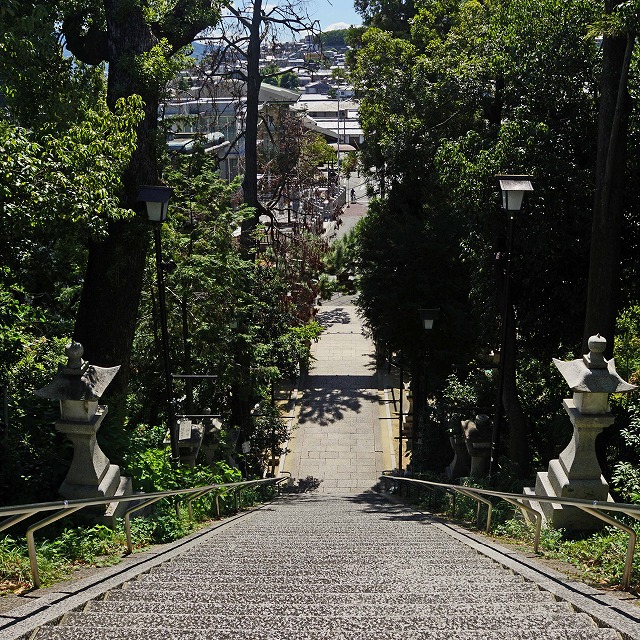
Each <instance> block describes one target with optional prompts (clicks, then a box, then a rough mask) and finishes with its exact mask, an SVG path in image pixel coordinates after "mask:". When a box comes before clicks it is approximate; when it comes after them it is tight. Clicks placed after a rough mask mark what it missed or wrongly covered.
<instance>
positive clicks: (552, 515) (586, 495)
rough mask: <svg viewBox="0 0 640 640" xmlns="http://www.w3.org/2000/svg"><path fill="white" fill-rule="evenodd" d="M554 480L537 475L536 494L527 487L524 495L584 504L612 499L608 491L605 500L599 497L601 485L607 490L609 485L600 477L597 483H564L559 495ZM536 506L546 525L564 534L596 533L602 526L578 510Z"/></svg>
mask: <svg viewBox="0 0 640 640" xmlns="http://www.w3.org/2000/svg"><path fill="white" fill-rule="evenodd" d="M554 462H555V461H554ZM552 480H553V482H552ZM557 480H558V478H557V475H555V474H553V476H552V477H550V475H549V473H548V472H540V473H538V474H537V476H536V486H535V490H534V489H532V488H530V487H527V488H525V490H524V493H525V494H526V495H534V494H537V495H540V496H548V497H559V498H580V499H584V500H598V501H604V500H606V501H608V502H613V498H612V497H611V496H610V495H609V493H608V491H607V492H606V493H605V496H604V497H598V496H601V495H602V487H603V484H604V486H605V487H606V488H607V489H608V485H607V483H606V482H605V480H604V478H602V477H601V480H599V481H598V480H596V481H594V480H574V481H571V482H569V481H567V482H566V483H563V484H562V485H561V487H560V491H557V490H556V488H555V486H554V485H556V484H557ZM595 494H597V495H595ZM533 502H534V501H532V502H531V503H530V504H531V506H532V507H534V508H537V506H536V505H535V504H533ZM538 504H539V509H540V510H541V511H542V514H543V517H544V520H545V522H546V524H548V525H551V526H553V527H555V528H557V529H565V530H567V531H596V530H598V529H600V528H602V526H603V525H604V522H602V520H598V518H594V517H593V516H591V515H589V514H588V513H586V512H584V511H582V510H581V509H578V508H577V507H568V506H562V505H560V504H557V503H551V502H540V503H538Z"/></svg>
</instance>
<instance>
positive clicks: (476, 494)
mask: <svg viewBox="0 0 640 640" xmlns="http://www.w3.org/2000/svg"><path fill="white" fill-rule="evenodd" d="M387 473H388V472H383V474H384V475H382V476H380V479H381V480H388V481H390V482H406V483H408V484H416V485H423V486H425V487H427V488H428V489H433V488H437V489H441V490H443V491H447V492H451V491H453V492H456V493H459V494H461V495H464V496H467V497H469V498H473V499H474V500H476V502H478V517H479V515H480V513H479V508H480V503H485V504H486V503H488V502H489V501H488V500H486V499H484V498H481V497H480V496H491V497H494V498H498V499H501V500H504V501H505V502H508V503H510V504H513V505H514V506H516V507H518V508H520V509H523V510H524V511H526V512H527V513H530V514H531V515H534V514H535V515H534V517H535V518H536V523H535V537H534V551H535V552H536V553H538V547H539V543H540V529H541V527H542V514H540V512H539V511H537V510H536V509H534V508H533V507H531V505H530V504H529V503H530V502H547V503H551V504H559V505H563V506H568V507H576V508H578V509H581V510H582V511H585V512H586V513H589V514H590V515H592V516H594V517H595V518H598V519H600V520H602V521H603V522H606V523H607V524H608V525H611V526H613V527H617V528H618V529H620V530H621V531H624V532H625V533H628V534H629V542H628V544H627V553H626V559H625V565H624V572H623V575H622V580H621V581H620V586H621V587H622V588H623V589H624V590H625V591H628V590H629V584H630V582H631V569H632V565H633V556H634V552H635V545H636V533H635V531H634V530H633V529H632V528H631V527H629V526H627V525H625V524H623V523H622V522H620V521H619V520H616V519H615V518H612V517H611V516H609V515H607V514H605V513H601V512H602V511H615V512H617V513H624V514H625V515H628V516H631V517H632V518H635V519H636V520H640V506H639V505H636V504H628V503H625V502H602V501H598V500H584V499H581V498H558V497H551V496H540V495H537V494H529V495H525V494H522V493H510V492H508V491H496V490H495V489H481V488H480V487H465V486H463V485H456V484H448V483H445V482H432V481H430V480H418V479H416V478H405V477H403V476H394V475H387ZM491 511H492V508H491V507H489V508H488V513H487V523H486V527H485V531H486V532H487V533H489V529H490V527H491Z"/></svg>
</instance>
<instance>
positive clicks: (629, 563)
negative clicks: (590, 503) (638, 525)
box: [578, 506, 636, 591]
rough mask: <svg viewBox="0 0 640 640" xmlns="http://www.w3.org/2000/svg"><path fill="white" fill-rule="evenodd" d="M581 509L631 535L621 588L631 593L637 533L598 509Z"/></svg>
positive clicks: (581, 507) (580, 507)
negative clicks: (630, 586) (630, 585)
mask: <svg viewBox="0 0 640 640" xmlns="http://www.w3.org/2000/svg"><path fill="white" fill-rule="evenodd" d="M578 508H579V509H582V511H586V512H587V513H590V514H591V515H592V516H595V517H596V518H599V519H600V520H602V521H604V522H606V523H607V524H610V525H611V526H612V527H616V528H618V529H622V531H626V532H627V533H628V534H629V542H628V543H627V557H626V559H625V562H624V573H623V574H622V581H621V583H620V586H621V587H622V588H623V589H624V590H625V591H629V583H630V582H631V569H632V566H633V554H634V551H635V548H636V532H635V531H634V530H633V529H632V528H631V527H628V526H627V525H626V524H622V522H620V521H618V520H616V519H615V518H612V517H611V516H608V515H606V514H604V513H600V512H599V511H598V510H597V509H590V508H589V507H583V506H579V507H578Z"/></svg>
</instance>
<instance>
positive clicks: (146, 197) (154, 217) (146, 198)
mask: <svg viewBox="0 0 640 640" xmlns="http://www.w3.org/2000/svg"><path fill="white" fill-rule="evenodd" d="M172 193H173V189H171V188H170V187H162V186H147V185H145V186H141V187H140V190H139V191H138V200H139V201H140V202H144V203H146V205H147V216H148V217H149V221H150V222H152V223H153V238H154V241H155V247H156V274H157V278H158V306H159V307H160V327H161V330H162V355H163V357H164V375H165V384H166V388H167V422H168V423H169V440H170V442H171V460H172V462H173V463H174V464H178V463H179V461H180V449H179V446H178V430H177V426H178V425H177V420H176V411H175V405H174V400H173V377H172V375H171V360H170V358H169V328H168V323H167V304H166V298H165V284H164V268H163V263H162V242H161V238H160V225H161V224H162V223H163V222H164V221H165V220H166V219H167V213H168V210H169V198H170V197H171V194H172Z"/></svg>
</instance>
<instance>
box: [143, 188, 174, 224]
mask: <svg viewBox="0 0 640 640" xmlns="http://www.w3.org/2000/svg"><path fill="white" fill-rule="evenodd" d="M172 193H173V189H172V188H171V187H163V186H151V185H143V186H141V187H140V190H139V191H138V200H139V201H140V202H144V203H146V205H147V216H149V220H150V221H151V222H164V221H165V220H166V219H167V213H168V211H169V198H170V197H171V194H172Z"/></svg>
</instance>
